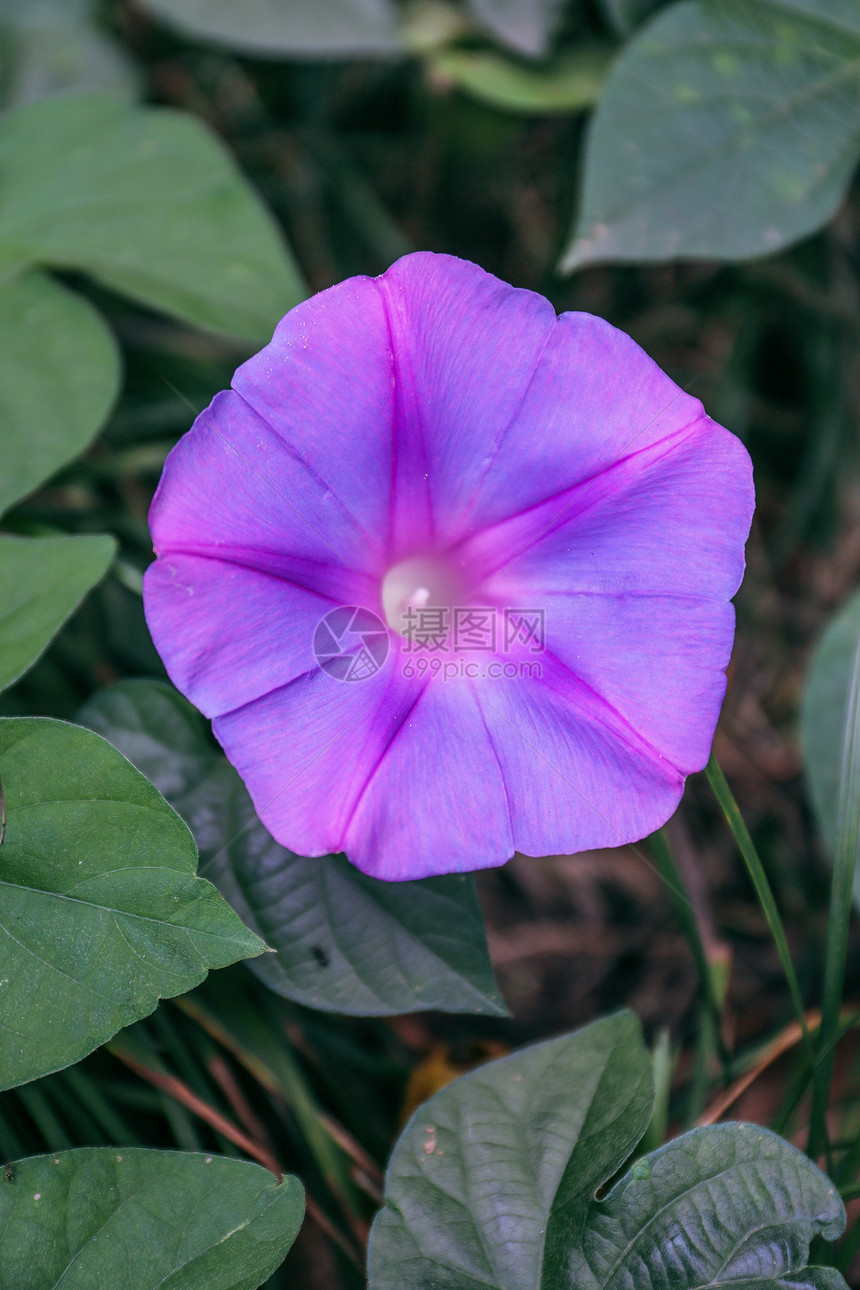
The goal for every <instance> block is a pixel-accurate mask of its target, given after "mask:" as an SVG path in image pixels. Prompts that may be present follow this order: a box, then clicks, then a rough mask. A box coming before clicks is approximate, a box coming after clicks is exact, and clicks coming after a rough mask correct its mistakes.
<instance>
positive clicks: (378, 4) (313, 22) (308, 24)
mask: <svg viewBox="0 0 860 1290" xmlns="http://www.w3.org/2000/svg"><path fill="white" fill-rule="evenodd" d="M142 3H143V4H144V6H145V7H146V8H147V9H149V10H150V12H151V13H154V14H156V15H157V16H158V17H159V18H163V19H164V21H165V22H168V23H170V24H171V25H172V26H175V27H177V28H178V29H179V30H180V31H183V32H186V33H187V34H188V35H189V36H192V37H197V38H199V39H202V40H208V41H214V42H215V43H217V44H219V45H227V46H229V47H230V48H231V49H240V50H244V51H245V52H246V53H249V54H257V55H259V56H261V57H269V58H283V57H284V56H289V55H304V56H308V55H314V54H318V55H319V54H339V55H349V54H391V53H396V52H397V51H398V48H399V42H398V40H397V29H396V17H397V11H396V9H395V8H394V5H393V4H392V3H391V0H314V3H312V4H308V3H305V0H242V4H241V5H237V4H236V0H142Z"/></svg>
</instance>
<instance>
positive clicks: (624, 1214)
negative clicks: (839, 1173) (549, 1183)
mask: <svg viewBox="0 0 860 1290" xmlns="http://www.w3.org/2000/svg"><path fill="white" fill-rule="evenodd" d="M844 1227H845V1210H844V1207H843V1205H842V1201H841V1200H840V1199H839V1196H838V1194H837V1191H836V1188H835V1187H834V1186H833V1184H832V1183H831V1182H830V1181H829V1179H827V1178H825V1176H824V1174H823V1173H822V1172H821V1170H820V1169H817V1168H816V1167H815V1165H814V1164H812V1162H811V1161H810V1160H808V1159H807V1157H806V1156H805V1155H803V1153H802V1152H800V1151H798V1150H797V1148H796V1147H793V1146H792V1145H791V1144H790V1143H788V1142H786V1141H785V1140H784V1139H783V1138H779V1137H777V1135H776V1134H775V1133H770V1132H768V1130H767V1129H761V1128H759V1127H758V1126H757V1125H755V1124H720V1125H716V1126H714V1127H711V1128H707V1129H694V1130H693V1131H692V1132H691V1133H685V1134H684V1136H683V1137H681V1138H677V1139H676V1140H675V1141H674V1142H670V1143H669V1144H668V1146H665V1147H661V1148H660V1150H659V1151H655V1152H653V1153H652V1154H651V1155H650V1156H646V1157H645V1158H644V1159H643V1160H640V1161H638V1162H637V1163H636V1164H635V1165H634V1167H633V1168H632V1169H631V1170H630V1171H629V1172H628V1173H627V1174H626V1175H625V1177H624V1178H622V1180H621V1182H619V1183H618V1184H617V1186H615V1187H614V1188H613V1189H612V1191H611V1192H610V1193H609V1195H608V1196H607V1197H606V1199H605V1201H596V1202H595V1203H594V1204H593V1205H592V1206H591V1209H590V1212H589V1216H588V1223H587V1226H586V1229H585V1233H584V1237H583V1240H582V1246H581V1249H577V1250H574V1251H573V1252H572V1254H571V1258H570V1260H569V1263H568V1264H566V1265H565V1266H564V1267H563V1268H561V1267H560V1268H559V1269H558V1270H557V1272H556V1274H555V1275H552V1276H551V1278H550V1282H549V1283H548V1284H551V1285H552V1286H553V1287H554V1288H557V1290H561V1287H563V1286H564V1287H567V1286H571V1285H573V1286H576V1287H577V1290H616V1288H617V1290H621V1287H623V1286H636V1290H668V1287H671V1288H672V1290H702V1287H705V1286H707V1287H713V1290H717V1288H718V1287H719V1286H725V1287H727V1290H728V1288H729V1287H730V1288H731V1290H846V1286H845V1282H844V1280H843V1279H842V1277H841V1276H840V1275H839V1273H838V1272H837V1271H836V1270H835V1269H834V1268H807V1266H806V1264H807V1260H808V1258H809V1243H810V1241H811V1240H812V1238H813V1237H815V1236H824V1237H829V1238H832V1237H836V1236H839V1235H840V1233H841V1232H842V1230H843V1228H844Z"/></svg>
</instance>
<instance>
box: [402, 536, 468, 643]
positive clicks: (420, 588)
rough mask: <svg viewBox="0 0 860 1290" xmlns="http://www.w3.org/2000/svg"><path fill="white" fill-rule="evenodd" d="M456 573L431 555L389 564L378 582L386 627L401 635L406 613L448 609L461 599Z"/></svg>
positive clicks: (447, 564)
mask: <svg viewBox="0 0 860 1290" xmlns="http://www.w3.org/2000/svg"><path fill="white" fill-rule="evenodd" d="M462 592H463V582H462V578H461V577H460V574H459V571H458V570H457V569H454V568H452V567H451V565H450V564H449V563H448V562H446V561H444V560H439V559H437V558H436V557H435V556H423V555H422V556H413V557H411V558H410V559H409V560H401V562H400V563H399V564H395V565H393V566H392V567H391V568H390V569H389V570H388V572H387V573H386V575H385V577H384V578H383V580H382V608H383V610H384V612H385V619H386V622H387V623H388V626H389V627H391V628H393V629H394V631H396V632H400V633H401V635H403V634H405V623H406V622H407V621H408V620H407V619H406V618H404V615H407V613H408V611H409V610H418V609H450V608H451V607H452V606H454V605H456V604H459V603H460V602H461V600H462Z"/></svg>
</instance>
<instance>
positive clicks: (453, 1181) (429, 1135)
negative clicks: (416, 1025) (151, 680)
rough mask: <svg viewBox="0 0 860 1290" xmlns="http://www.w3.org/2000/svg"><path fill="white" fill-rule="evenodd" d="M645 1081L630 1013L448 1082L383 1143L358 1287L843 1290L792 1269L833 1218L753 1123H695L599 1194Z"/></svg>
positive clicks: (643, 1116)
mask: <svg viewBox="0 0 860 1290" xmlns="http://www.w3.org/2000/svg"><path fill="white" fill-rule="evenodd" d="M652 1088H653V1081H652V1074H651V1063H650V1059H649V1056H648V1054H647V1052H646V1051H645V1048H644V1045H643V1044H642V1040H641V1037H640V1033H639V1027H638V1023H637V1022H636V1020H635V1018H634V1017H633V1016H632V1015H631V1014H630V1013H622V1014H620V1015H618V1016H615V1017H609V1018H607V1019H606V1020H603V1021H598V1022H595V1023H594V1024H593V1025H591V1026H587V1027H586V1028H585V1029H584V1030H580V1031H577V1032H575V1033H574V1034H572V1035H565V1036H563V1037H562V1038H560V1039H554V1040H551V1041H550V1042H549V1043H544V1044H538V1045H536V1046H535V1047H532V1048H526V1049H523V1050H522V1051H521V1052H519V1053H515V1054H514V1055H513V1056H511V1057H505V1058H502V1059H501V1060H500V1061H496V1062H492V1063H490V1064H489V1065H487V1066H482V1067H480V1068H479V1069H478V1070H476V1071H473V1072H471V1073H470V1074H469V1075H465V1076H463V1077H462V1078H461V1079H458V1080H455V1081H454V1083H453V1084H450V1085H449V1086H448V1087H447V1088H445V1089H443V1090H442V1092H441V1093H437V1094H436V1096H435V1097H433V1098H431V1099H430V1101H429V1102H426V1103H425V1104H424V1106H422V1107H420V1108H419V1110H418V1111H417V1112H416V1113H415V1115H414V1116H413V1117H412V1119H411V1120H410V1122H409V1124H408V1125H407V1126H406V1129H405V1130H404V1132H403V1135H402V1137H401V1138H400V1141H399V1142H398V1144H397V1146H396V1147H395V1150H394V1154H393V1155H392V1158H391V1163H390V1165H389V1169H388V1174H387V1177H386V1185H385V1202H386V1203H385V1207H384V1209H383V1210H382V1211H381V1212H380V1214H379V1215H378V1216H377V1219H376V1221H375V1223H374V1226H373V1231H372V1233H371V1241H370V1254H369V1272H370V1290H402V1287H403V1286H408V1287H409V1290H537V1288H538V1287H539V1288H540V1290H571V1288H572V1287H573V1288H575V1290H631V1288H632V1287H635V1290H704V1287H706V1286H713V1287H715V1288H716V1287H718V1286H726V1287H728V1286H731V1287H732V1288H733V1290H754V1287H759V1290H778V1287H784V1290H845V1283H844V1281H843V1280H842V1278H841V1277H840V1276H839V1274H838V1273H836V1272H834V1271H833V1270H831V1269H820V1268H819V1269H810V1270H805V1269H806V1261H807V1258H808V1254H809V1242H810V1239H811V1238H812V1237H813V1236H816V1235H819V1234H821V1235H823V1236H826V1237H835V1236H838V1235H839V1233H840V1232H841V1231H842V1229H843V1227H844V1226H845V1211H844V1208H843V1206H842V1202H841V1200H840V1199H839V1196H838V1195H837V1193H836V1189H835V1187H834V1186H833V1185H832V1183H830V1181H829V1180H828V1179H827V1178H825V1176H824V1175H823V1174H822V1173H821V1172H820V1171H819V1170H818V1169H817V1168H816V1167H815V1166H814V1165H813V1164H812V1163H811V1162H810V1161H809V1160H807V1159H806V1157H805V1156H803V1155H802V1154H801V1153H800V1152H799V1151H798V1150H797V1149H796V1148H795V1147H792V1146H791V1145H790V1144H789V1143H787V1142H784V1141H783V1140H782V1139H781V1138H778V1137H776V1135H775V1134H772V1133H769V1132H768V1131H767V1130H764V1129H760V1128H758V1127H757V1126H755V1125H741V1124H733V1125H720V1126H718V1127H716V1128H712V1129H700V1130H694V1131H693V1132H692V1133H689V1134H687V1135H685V1136H684V1137H682V1138H679V1139H677V1141H675V1142H672V1143H670V1144H669V1145H668V1146H666V1147H662V1148H661V1149H660V1150H659V1151H656V1152H654V1153H653V1154H652V1155H650V1156H647V1157H645V1158H644V1159H642V1160H639V1161H637V1162H636V1164H634V1165H633V1167H632V1168H631V1169H630V1171H629V1172H628V1173H627V1174H626V1175H625V1177H624V1178H623V1179H622V1180H621V1182H620V1183H618V1185H617V1186H616V1187H615V1188H614V1189H613V1190H612V1191H611V1192H610V1193H609V1195H608V1196H607V1197H606V1199H605V1200H600V1201H597V1200H595V1198H594V1197H595V1192H596V1191H597V1190H598V1188H599V1187H601V1186H602V1185H603V1184H604V1183H606V1182H607V1180H608V1179H610V1178H611V1177H612V1175H613V1174H614V1173H615V1171H616V1170H617V1169H618V1167H619V1165H621V1164H622V1163H623V1162H624V1160H625V1159H626V1158H627V1157H628V1156H629V1155H630V1154H631V1153H632V1152H633V1150H634V1149H635V1147H636V1144H637V1143H638V1141H639V1140H640V1138H641V1136H642V1134H643V1132H644V1130H645V1128H646V1126H647V1124H648V1121H649V1117H650V1111H651V1104H652ZM782 1278H785V1279H782Z"/></svg>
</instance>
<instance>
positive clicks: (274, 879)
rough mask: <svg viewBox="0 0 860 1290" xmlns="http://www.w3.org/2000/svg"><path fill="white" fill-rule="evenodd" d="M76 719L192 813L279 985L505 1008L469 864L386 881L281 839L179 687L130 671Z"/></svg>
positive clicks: (325, 1005) (339, 1007)
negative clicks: (466, 870) (298, 851)
mask: <svg viewBox="0 0 860 1290" xmlns="http://www.w3.org/2000/svg"><path fill="white" fill-rule="evenodd" d="M79 719H80V720H81V721H82V722H83V723H84V724H85V725H88V726H90V727H91V728H92V729H94V730H97V731H98V732H99V733H100V734H102V735H104V737H105V738H106V739H109V740H110V741H111V742H112V743H114V744H115V745H116V746H117V747H118V748H119V749H120V750H121V751H122V752H123V753H124V754H125V755H126V756H127V757H128V758H129V760H130V761H132V762H133V763H134V765H135V766H137V767H138V768H139V769H140V770H141V771H143V773H144V774H146V775H147V776H149V777H150V778H151V779H152V780H153V781H154V782H155V783H156V784H157V785H158V786H159V788H160V789H161V791H162V792H163V793H164V795H165V797H167V799H168V800H169V801H170V802H172V803H173V805H174V806H175V807H176V809H177V810H178V811H179V813H180V814H181V815H182V816H183V818H184V819H186V820H187V821H188V823H189V825H190V826H191V829H192V831H193V833H194V835H195V838H196V839H197V845H198V848H199V850H200V858H201V869H202V870H205V871H206V872H207V873H208V874H209V875H210V876H211V877H212V880H213V881H214V882H215V883H216V885H217V886H218V887H219V889H220V890H221V892H222V894H223V895H224V896H226V898H227V899H228V900H229V901H230V903H231V905H233V907H234V909H236V910H237V912H238V913H239V914H240V915H241V916H242V918H243V919H244V920H245V922H246V923H247V924H248V926H249V927H253V928H254V929H255V930H256V931H257V932H259V934H260V935H261V937H263V939H264V940H265V941H266V943H267V944H268V945H270V946H272V947H273V948H275V949H276V950H277V951H278V954H277V957H275V956H274V955H267V956H266V957H265V959H259V960H256V961H255V963H254V964H252V965H249V966H252V967H253V969H254V970H255V971H256V972H257V973H258V975H259V976H261V977H262V978H263V980H264V981H265V982H266V983H267V984H268V985H269V986H271V988H272V989H273V990H276V991H277V992H278V993H279V994H282V995H285V996H287V997H288V998H290V999H295V1000H297V1001H298V1002H300V1003H304V1004H307V1005H308V1006H310V1007H313V1008H321V1009H327V1010H331V1011H336V1012H349V1013H357V1014H361V1015H383V1014H387V1013H399V1012H411V1011H417V1010H419V1009H422V1008H438V1009H441V1010H444V1011H448V1012H493V1013H500V1012H504V1005H503V1004H502V1001H501V999H500V997H499V994H498V991H497V989H496V985H495V982H494V980H493V974H492V968H491V966H490V962H489V957H488V953H487V945H486V936H485V932H484V924H483V920H482V918H481V912H480V908H479V906H478V902H477V897H476V895H475V888H474V882H473V880H472V878H471V877H463V876H459V875H455V876H453V877H446V878H433V879H426V880H424V881H423V882H406V883H385V882H379V881H377V880H376V879H374V878H367V877H365V876H364V875H363V874H361V873H359V871H358V870H357V869H355V868H354V867H353V866H352V865H351V864H349V863H348V862H347V861H346V860H345V859H344V858H343V857H342V856H327V857H324V858H322V859H314V860H309V859H305V858H304V857H302V856H297V855H294V854H293V853H292V852H291V851H287V850H285V848H284V847H281V846H279V845H278V844H277V843H276V842H275V841H274V840H273V839H272V837H271V835H270V834H269V833H268V832H267V831H266V830H265V828H264V827H263V825H262V824H261V823H260V821H259V820H258V819H257V816H256V814H255V812H254V809H253V806H252V805H251V800H250V798H249V797H248V794H247V792H246V790H245V787H244V785H243V784H242V781H241V780H240V779H239V777H238V775H237V774H236V772H235V771H234V770H233V769H232V767H231V766H230V765H228V763H227V762H226V761H225V759H224V757H223V756H222V755H221V754H220V753H219V752H218V751H216V749H215V748H214V746H213V745H212V743H211V741H209V739H208V737H207V734H206V731H205V727H204V724H203V721H202V719H201V718H200V716H199V715H198V714H197V713H196V712H195V711H194V709H193V708H191V707H190V706H189V705H188V704H187V703H186V702H185V701H184V700H183V699H182V698H180V696H179V695H177V694H176V692H175V690H172V689H171V688H170V687H169V686H167V685H162V684H160V683H157V682H148V681H126V682H120V683H119V684H117V685H114V686H112V687H111V688H110V689H107V690H103V691H102V692H101V694H99V695H97V696H96V698H95V699H94V700H92V701H91V702H90V703H88V704H87V705H86V707H85V708H84V709H83V710H82V711H81V713H80V714H79Z"/></svg>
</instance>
